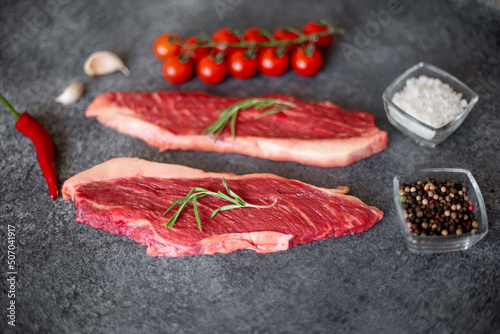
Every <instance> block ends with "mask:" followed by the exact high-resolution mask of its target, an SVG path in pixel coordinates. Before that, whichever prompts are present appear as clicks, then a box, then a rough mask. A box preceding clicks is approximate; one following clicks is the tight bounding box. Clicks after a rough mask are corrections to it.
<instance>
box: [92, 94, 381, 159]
mask: <svg viewBox="0 0 500 334" xmlns="http://www.w3.org/2000/svg"><path fill="white" fill-rule="evenodd" d="M268 97H274V98H280V99H283V100H287V101H291V102H293V103H295V105H296V106H295V107H294V108H291V109H287V110H285V111H283V112H280V113H277V114H273V115H269V116H265V117H263V118H260V119H258V120H255V119H254V117H255V116H257V115H259V114H261V113H262V110H254V109H247V110H244V111H241V112H240V113H239V115H238V118H237V121H236V140H234V141H233V139H232V136H231V132H230V129H229V128H230V127H229V125H228V126H227V127H226V130H225V131H224V132H223V133H222V135H221V137H219V139H218V141H217V142H216V143H214V136H213V135H211V136H204V135H201V133H202V132H203V131H204V130H205V129H206V128H207V127H209V126H210V125H212V124H213V123H214V122H215V121H216V120H217V119H218V117H219V114H220V112H219V111H220V110H222V109H225V108H227V107H229V106H231V105H233V104H234V103H236V102H238V101H241V100H244V99H243V98H233V97H216V96H211V95H207V94H204V93H181V92H157V93H104V94H102V95H100V96H98V97H97V98H96V99H95V100H94V101H93V102H92V103H91V104H90V106H89V107H88V108H87V112H86V115H87V117H97V120H98V121H99V122H101V123H102V124H104V125H105V126H107V127H110V128H113V129H115V130H117V131H119V132H121V133H125V134H128V135H131V136H134V137H137V138H140V139H142V140H144V141H145V142H146V143H148V144H149V145H151V146H154V147H157V148H159V149H160V150H162V151H167V150H172V149H182V150H199V151H214V152H221V153H241V154H246V155H249V156H252V157H258V158H263V159H270V160H277V161H296V162H299V163H302V164H306V165H313V166H319V167H338V166H347V165H349V164H352V163H353V162H356V161H358V160H361V159H363V158H366V157H369V156H371V155H372V154H375V153H378V152H380V151H383V150H384V149H385V148H386V147H387V133H386V132H384V131H381V130H379V129H378V128H377V127H376V126H375V125H374V118H373V116H372V115H370V114H367V113H365V112H361V111H346V110H343V109H341V108H340V107H338V106H336V105H333V104H331V103H330V102H324V103H313V102H303V101H300V100H298V99H295V98H293V97H290V96H280V95H272V96H268Z"/></svg>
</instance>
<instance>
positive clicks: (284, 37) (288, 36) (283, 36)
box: [274, 28, 300, 41]
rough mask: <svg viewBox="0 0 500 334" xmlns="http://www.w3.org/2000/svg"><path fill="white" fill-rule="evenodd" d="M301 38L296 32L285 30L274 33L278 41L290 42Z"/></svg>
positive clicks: (280, 29)
mask: <svg viewBox="0 0 500 334" xmlns="http://www.w3.org/2000/svg"><path fill="white" fill-rule="evenodd" d="M299 37H300V36H299V34H297V33H296V32H294V31H291V30H287V29H283V28H279V29H276V31H275V32H274V38H275V39H276V40H278V41H290V40H292V39H296V38H299Z"/></svg>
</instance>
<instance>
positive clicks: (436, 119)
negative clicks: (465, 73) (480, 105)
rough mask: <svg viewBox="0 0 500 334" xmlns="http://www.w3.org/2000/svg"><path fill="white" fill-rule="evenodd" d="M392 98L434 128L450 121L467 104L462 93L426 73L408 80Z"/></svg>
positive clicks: (405, 109) (406, 110) (412, 114)
mask: <svg viewBox="0 0 500 334" xmlns="http://www.w3.org/2000/svg"><path fill="white" fill-rule="evenodd" d="M392 101H393V102H394V104H396V105H397V106H398V107H399V108H401V109H402V110H404V111H405V112H406V113H407V114H409V115H410V116H413V117H414V118H416V119H418V120H419V121H421V122H423V123H425V124H427V125H430V126H432V127H434V128H440V127H442V126H444V125H446V124H448V123H450V122H451V121H453V120H454V119H455V118H456V117H457V116H458V115H460V114H461V113H462V111H463V110H464V108H465V107H466V106H467V101H466V100H465V99H462V94H461V93H457V92H455V91H454V90H453V88H451V87H450V86H449V85H448V84H445V83H444V82H442V81H441V80H439V79H435V78H430V77H428V76H426V75H421V76H419V77H418V78H416V77H414V78H410V79H408V80H407V81H406V84H405V87H404V88H403V89H402V90H401V91H399V92H397V93H396V94H394V96H393V98H392Z"/></svg>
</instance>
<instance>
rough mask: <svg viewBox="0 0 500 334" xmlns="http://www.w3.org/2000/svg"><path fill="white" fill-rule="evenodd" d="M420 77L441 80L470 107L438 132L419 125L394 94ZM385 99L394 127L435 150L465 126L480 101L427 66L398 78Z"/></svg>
mask: <svg viewBox="0 0 500 334" xmlns="http://www.w3.org/2000/svg"><path fill="white" fill-rule="evenodd" d="M421 75H426V76H428V77H430V78H436V79H439V80H441V81H442V82H444V83H445V84H448V85H449V86H450V87H451V88H453V90H454V91H455V92H457V93H461V94H462V98H463V99H465V100H466V101H467V106H466V107H465V108H464V110H463V111H462V113H461V114H460V115H458V116H457V117H456V118H455V119H454V120H453V121H451V122H450V123H448V124H446V125H444V126H442V127H440V128H435V127H433V126H430V125H428V124H425V123H423V122H421V121H419V120H418V119H416V118H414V117H413V116H410V115H409V114H407V113H406V112H405V111H404V110H402V109H401V108H399V107H398V106H397V105H396V104H394V102H392V98H393V97H394V94H396V93H397V92H399V91H400V90H402V89H403V88H404V87H405V85H406V80H408V79H410V78H413V77H419V76H421ZM382 99H383V100H384V107H385V113H386V115H387V118H388V119H389V122H390V123H391V124H392V125H394V126H395V127H396V128H397V129H399V130H400V131H401V132H403V133H404V134H406V135H408V136H410V137H411V138H413V139H415V140H416V141H417V142H419V143H420V144H422V145H426V146H430V147H435V146H436V145H437V144H439V143H442V142H443V141H444V140H445V139H446V138H448V137H449V136H450V135H451V134H452V133H453V132H454V131H455V130H456V129H457V128H458V127H459V126H460V125H461V124H462V122H463V121H464V120H465V118H466V117H467V115H469V112H470V111H471V110H472V108H473V107H474V105H475V104H476V103H477V101H478V100H479V97H478V96H477V94H476V93H475V92H474V91H473V90H472V89H470V88H469V87H467V86H466V85H465V84H464V83H463V82H461V81H460V80H458V79H457V78H455V77H454V76H452V75H451V74H449V73H447V72H445V71H443V70H441V69H439V68H437V67H435V66H432V65H429V64H426V63H418V64H417V65H415V66H412V67H410V68H409V69H408V70H406V71H405V72H404V73H403V74H401V75H400V76H399V77H397V78H396V79H395V80H394V81H393V82H392V83H391V84H390V85H389V87H387V89H386V90H385V92H384V93H383V95H382Z"/></svg>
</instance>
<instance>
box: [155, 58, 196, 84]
mask: <svg viewBox="0 0 500 334" xmlns="http://www.w3.org/2000/svg"><path fill="white" fill-rule="evenodd" d="M162 72H163V76H164V77H165V79H167V80H168V81H170V82H171V83H173V84H176V85H178V84H181V83H184V82H186V81H188V80H189V79H191V78H192V77H193V73H194V66H193V62H192V60H191V59H188V60H187V61H185V62H183V61H181V60H180V59H179V57H178V56H171V57H170V58H168V59H167V60H165V62H164V63H163V67H162Z"/></svg>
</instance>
